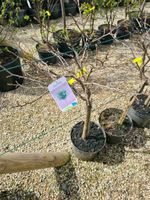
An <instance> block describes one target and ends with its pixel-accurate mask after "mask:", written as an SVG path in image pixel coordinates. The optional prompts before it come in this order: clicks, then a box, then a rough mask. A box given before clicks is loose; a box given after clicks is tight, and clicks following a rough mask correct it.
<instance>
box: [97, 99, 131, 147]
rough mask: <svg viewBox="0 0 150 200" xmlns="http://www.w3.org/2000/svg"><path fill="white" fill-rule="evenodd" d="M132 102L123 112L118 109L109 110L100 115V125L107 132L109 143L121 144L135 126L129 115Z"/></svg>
mask: <svg viewBox="0 0 150 200" xmlns="http://www.w3.org/2000/svg"><path fill="white" fill-rule="evenodd" d="M131 104H132V102H130V103H129V105H128V106H127V108H126V109H125V110H124V111H123V110H121V109H117V108H107V109H105V110H103V111H102V112H101V113H100V116H99V123H100V124H101V125H102V127H103V128H104V130H105V133H106V138H107V143H109V144H119V143H121V142H122V141H123V139H124V138H125V137H126V136H127V135H128V134H129V133H130V132H131V130H132V127H133V124H132V119H131V117H130V116H129V115H128V114H127V112H128V109H129V107H130V106H131Z"/></svg>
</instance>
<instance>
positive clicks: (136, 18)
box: [128, 11, 144, 33]
mask: <svg viewBox="0 0 150 200" xmlns="http://www.w3.org/2000/svg"><path fill="white" fill-rule="evenodd" d="M128 15H129V20H130V24H131V26H132V30H133V32H134V33H139V32H143V29H144V27H143V25H144V24H143V19H142V17H141V16H140V12H139V11H131V12H129V13H128Z"/></svg>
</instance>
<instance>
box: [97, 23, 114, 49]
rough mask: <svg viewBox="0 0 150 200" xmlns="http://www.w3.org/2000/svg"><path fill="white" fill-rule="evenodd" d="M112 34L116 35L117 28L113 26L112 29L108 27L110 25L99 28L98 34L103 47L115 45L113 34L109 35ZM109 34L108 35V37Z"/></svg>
mask: <svg viewBox="0 0 150 200" xmlns="http://www.w3.org/2000/svg"><path fill="white" fill-rule="evenodd" d="M110 32H112V34H115V32H116V28H115V26H112V28H109V27H108V24H102V25H100V26H99V27H98V32H97V33H98V34H99V37H101V38H100V40H99V41H100V44H102V45H105V44H106V45H107V44H112V43H113V40H114V39H113V36H112V34H109V33H110ZM106 34H107V35H106Z"/></svg>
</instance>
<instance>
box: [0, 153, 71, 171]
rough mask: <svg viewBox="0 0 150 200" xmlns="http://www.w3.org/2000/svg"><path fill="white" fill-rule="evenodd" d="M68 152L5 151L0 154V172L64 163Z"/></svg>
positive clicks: (67, 159)
mask: <svg viewBox="0 0 150 200" xmlns="http://www.w3.org/2000/svg"><path fill="white" fill-rule="evenodd" d="M69 159H70V154H69V153H67V152H66V151H65V152H63V151H62V152H57V153H52V152H49V153H6V154H4V155H2V156H0V174H6V173H15V172H22V171H28V170H35V169H44V168H48V167H58V166H62V165H64V164H66V163H67V162H68V161H69Z"/></svg>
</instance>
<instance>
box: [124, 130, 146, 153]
mask: <svg viewBox="0 0 150 200" xmlns="http://www.w3.org/2000/svg"><path fill="white" fill-rule="evenodd" d="M148 140H149V138H148V136H147V135H146V132H145V131H144V129H142V128H133V130H132V132H131V133H130V134H129V135H128V136H127V137H126V138H125V140H124V145H125V146H127V147H129V148H134V149H139V148H141V147H143V146H145V144H146V142H147V141H148Z"/></svg>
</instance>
